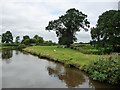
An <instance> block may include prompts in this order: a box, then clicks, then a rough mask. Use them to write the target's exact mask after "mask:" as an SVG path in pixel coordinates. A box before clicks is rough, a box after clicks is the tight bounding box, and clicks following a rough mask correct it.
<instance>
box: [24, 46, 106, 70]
mask: <svg viewBox="0 0 120 90" xmlns="http://www.w3.org/2000/svg"><path fill="white" fill-rule="evenodd" d="M24 51H27V52H29V53H31V54H34V55H37V56H41V57H45V58H48V59H51V60H54V61H58V62H61V63H64V64H66V65H73V66H75V67H77V68H79V69H80V68H82V66H84V65H87V64H89V63H90V62H91V61H93V60H96V59H97V58H100V57H101V56H102V57H103V56H104V57H106V55H92V54H83V53H81V52H78V51H76V50H72V49H69V48H57V46H31V47H27V48H25V49H24Z"/></svg>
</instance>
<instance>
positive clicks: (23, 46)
mask: <svg viewBox="0 0 120 90" xmlns="http://www.w3.org/2000/svg"><path fill="white" fill-rule="evenodd" d="M23 48H26V45H25V44H20V45H19V46H18V47H17V49H19V50H22V49H23Z"/></svg>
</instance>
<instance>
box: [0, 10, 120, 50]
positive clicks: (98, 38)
mask: <svg viewBox="0 0 120 90" xmlns="http://www.w3.org/2000/svg"><path fill="white" fill-rule="evenodd" d="M89 28H90V22H89V21H88V19H87V15H86V14H84V13H82V12H81V11H79V10H77V9H75V8H71V9H69V10H67V11H66V13H65V14H64V15H62V16H60V17H59V18H58V19H57V20H51V21H49V23H48V25H47V26H46V27H45V29H46V30H49V31H51V30H53V31H55V32H56V35H57V37H58V43H59V44H60V45H67V47H70V45H71V44H73V43H74V42H75V41H77V38H76V32H79V31H81V30H82V29H83V30H85V31H88V30H89ZM90 32H91V38H92V40H91V41H90V44H91V45H94V46H95V47H102V48H112V49H113V50H114V51H116V50H118V48H120V10H109V11H106V12H104V13H102V15H100V16H99V18H98V21H97V24H96V26H95V27H92V28H90ZM12 40H13V38H12V34H11V33H10V31H7V32H6V33H3V34H2V42H3V43H9V42H12ZM18 41H19V36H18V37H16V43H18ZM43 42H44V40H43V38H42V37H40V36H38V35H35V36H34V37H33V38H32V39H31V38H30V37H29V36H27V35H26V36H23V40H22V42H21V43H23V44H25V45H29V44H31V43H35V44H36V45H39V44H40V43H43ZM50 42H52V41H50ZM119 50H120V49H119Z"/></svg>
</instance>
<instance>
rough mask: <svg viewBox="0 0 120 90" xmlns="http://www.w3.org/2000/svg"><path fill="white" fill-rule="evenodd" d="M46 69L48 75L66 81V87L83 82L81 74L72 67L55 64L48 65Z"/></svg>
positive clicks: (76, 85)
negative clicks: (52, 65) (53, 65)
mask: <svg viewBox="0 0 120 90" xmlns="http://www.w3.org/2000/svg"><path fill="white" fill-rule="evenodd" d="M47 70H48V72H49V75H51V76H54V77H58V78H59V80H61V81H63V82H65V83H66V86H67V87H78V86H79V85H81V84H83V83H84V82H85V78H84V76H83V74H82V73H81V72H78V70H75V69H72V68H67V67H63V66H61V65H59V64H56V65H55V67H51V66H49V67H48V68H47Z"/></svg>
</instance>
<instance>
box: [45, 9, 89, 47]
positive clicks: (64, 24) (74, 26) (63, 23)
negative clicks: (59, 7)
mask: <svg viewBox="0 0 120 90" xmlns="http://www.w3.org/2000/svg"><path fill="white" fill-rule="evenodd" d="M86 18H87V15H85V14H83V13H82V12H79V10H76V9H75V8H72V9H69V10H68V11H67V12H66V14H65V15H62V16H60V17H59V19H57V20H54V21H50V22H49V24H48V26H47V27H46V30H54V31H56V34H57V37H58V38H59V44H63V45H67V46H68V47H69V46H70V44H72V43H73V42H74V41H76V40H77V38H76V37H75V35H76V32H77V31H80V30H81V29H84V30H85V31H87V30H88V29H87V28H89V24H90V23H89V22H88V20H87V19H86Z"/></svg>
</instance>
